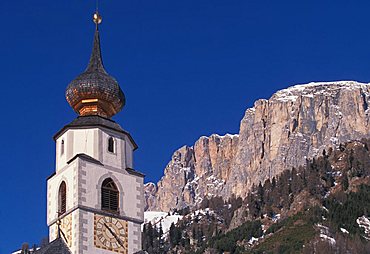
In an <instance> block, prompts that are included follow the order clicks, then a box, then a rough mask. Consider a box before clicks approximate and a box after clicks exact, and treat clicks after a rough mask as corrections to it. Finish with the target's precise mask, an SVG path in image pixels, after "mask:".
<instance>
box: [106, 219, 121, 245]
mask: <svg viewBox="0 0 370 254" xmlns="http://www.w3.org/2000/svg"><path fill="white" fill-rule="evenodd" d="M104 226H105V227H106V228H107V229H108V231H109V232H110V233H111V234H112V235H113V236H114V238H116V240H117V242H118V243H119V245H121V246H122V247H125V246H123V243H122V240H121V239H120V238H119V237H118V236H117V235H116V233H114V231H113V230H112V229H111V228H110V227H109V226H108V225H107V223H104Z"/></svg>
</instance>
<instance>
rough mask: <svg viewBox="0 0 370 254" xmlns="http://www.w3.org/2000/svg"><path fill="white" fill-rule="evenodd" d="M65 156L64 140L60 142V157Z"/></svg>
mask: <svg viewBox="0 0 370 254" xmlns="http://www.w3.org/2000/svg"><path fill="white" fill-rule="evenodd" d="M63 154H64V140H62V142H60V155H63Z"/></svg>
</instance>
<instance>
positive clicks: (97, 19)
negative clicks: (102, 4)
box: [93, 11, 103, 25]
mask: <svg viewBox="0 0 370 254" xmlns="http://www.w3.org/2000/svg"><path fill="white" fill-rule="evenodd" d="M93 21H94V23H95V24H96V25H99V24H100V23H101V22H102V21H103V18H102V16H100V14H99V12H98V11H96V12H95V13H94V16H93Z"/></svg>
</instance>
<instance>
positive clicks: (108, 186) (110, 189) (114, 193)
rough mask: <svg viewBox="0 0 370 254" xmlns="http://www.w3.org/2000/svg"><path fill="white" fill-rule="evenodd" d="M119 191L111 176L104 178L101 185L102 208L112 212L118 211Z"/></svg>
mask: <svg viewBox="0 0 370 254" xmlns="http://www.w3.org/2000/svg"><path fill="white" fill-rule="evenodd" d="M118 197H119V192H118V189H117V186H116V184H115V183H114V182H113V180H112V179H111V178H107V179H105V180H104V182H103V184H102V186H101V208H102V210H108V211H111V212H118Z"/></svg>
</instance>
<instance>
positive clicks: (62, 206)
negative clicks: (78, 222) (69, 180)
mask: <svg viewBox="0 0 370 254" xmlns="http://www.w3.org/2000/svg"><path fill="white" fill-rule="evenodd" d="M66 208H67V185H66V183H65V182H64V181H63V182H62V183H61V184H60V186H59V205H58V213H59V215H62V214H64V213H65V212H66Z"/></svg>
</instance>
